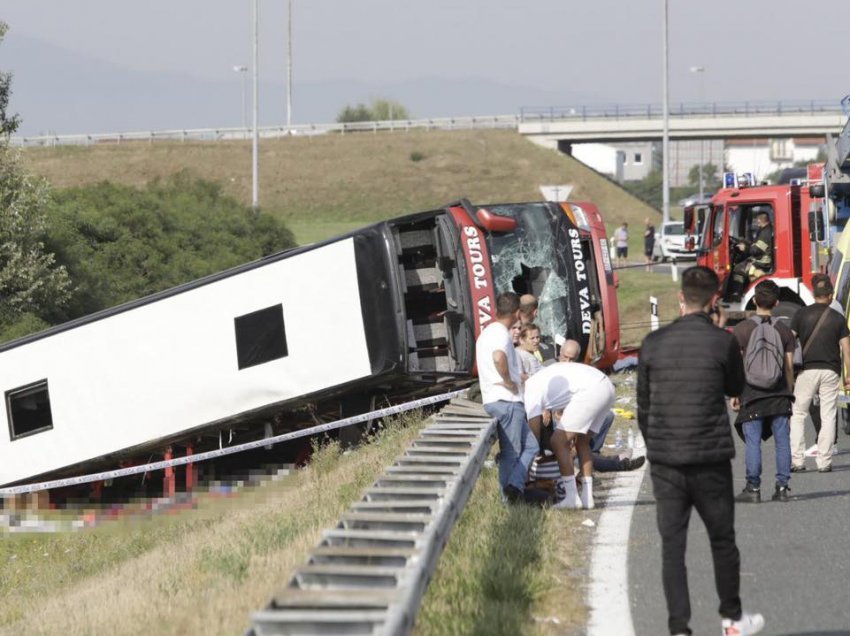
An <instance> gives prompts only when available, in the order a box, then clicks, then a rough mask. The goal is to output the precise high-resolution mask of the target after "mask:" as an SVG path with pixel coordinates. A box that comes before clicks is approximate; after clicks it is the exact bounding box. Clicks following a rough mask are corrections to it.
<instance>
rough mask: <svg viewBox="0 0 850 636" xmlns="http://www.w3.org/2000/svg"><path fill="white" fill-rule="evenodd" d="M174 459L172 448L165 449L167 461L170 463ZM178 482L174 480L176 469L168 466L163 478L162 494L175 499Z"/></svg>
mask: <svg viewBox="0 0 850 636" xmlns="http://www.w3.org/2000/svg"><path fill="white" fill-rule="evenodd" d="M172 458H173V451H172V449H171V446H169V447H168V448H166V449H165V457H164V459H165V461H170V460H171V459H172ZM176 482H177V480H176V479H175V478H174V467H173V466H167V467H166V468H165V475H164V476H163V478H162V494H163V495H164V496H166V497H174V495H175V493H176V492H177V483H176Z"/></svg>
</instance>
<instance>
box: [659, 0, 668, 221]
mask: <svg viewBox="0 0 850 636" xmlns="http://www.w3.org/2000/svg"><path fill="white" fill-rule="evenodd" d="M668 1H669V0H662V6H663V8H664V20H663V25H664V26H663V29H662V31H663V36H662V42H663V45H662V49H663V65H662V69H663V70H662V73H661V77H662V80H661V84H662V90H661V93H662V96H661V102H662V104H661V111H662V118H663V120H664V124H663V126H664V129H663V132H662V136H661V152H662V153H663V156H662V157H661V160H662V164H661V166H662V175H663V179H662V181H663V183H662V186H661V187H662V188H663V192H662V194H661V196H662V200H661V201H662V202H661V218H662V221H663V222H664V223H667V222H668V221H669V220H670V108H669V103H668V95H667V88H668V81H667V67H668V60H667V7H668Z"/></svg>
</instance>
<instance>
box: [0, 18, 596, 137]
mask: <svg viewBox="0 0 850 636" xmlns="http://www.w3.org/2000/svg"><path fill="white" fill-rule="evenodd" d="M0 52H2V59H0V69H2V70H11V71H13V73H14V79H13V82H12V91H13V92H12V97H11V99H10V109H11V111H12V112H17V113H19V114H20V115H21V117H22V119H23V123H22V125H21V128H20V130H19V134H22V135H39V134H47V133H54V134H75V133H98V132H129V131H144V130H171V129H182V128H215V127H231V126H241V125H242V91H241V83H240V82H239V81H238V79H236V78H234V81H230V82H222V81H212V80H206V79H202V78H197V77H193V76H190V75H186V74H181V73H169V72H162V73H152V72H144V71H136V70H132V69H127V68H123V67H120V66H118V65H114V64H110V63H108V62H103V61H101V60H98V59H96V58H93V57H89V56H86V55H83V54H78V53H74V52H71V51H68V50H65V49H62V48H59V47H56V46H53V45H51V44H48V43H46V42H42V41H39V40H35V39H32V38H27V37H25V36H19V35H15V34H14V32H11V33H9V34H8V35H7V37H6V39H5V40H4V41H3V44H2V48H0ZM295 72H296V81H295V82H294V85H293V106H292V109H293V123H325V122H331V121H334V120H335V119H336V115H337V113H338V112H339V111H340V110H341V109H342V108H343V107H344V106H345V105H346V104H356V103H357V102H364V103H368V102H369V101H370V100H371V99H372V98H376V97H385V98H389V99H393V100H396V101H398V102H401V103H402V104H404V105H405V106H406V107H407V109H408V110H409V111H410V113H411V115H412V116H413V117H417V118H420V117H450V116H470V115H506V114H512V113H517V112H519V110H520V108H522V107H523V106H563V105H572V104H589V103H599V101H600V98H599V96H592V95H580V94H572V95H570V94H564V93H559V92H556V91H549V90H546V89H539V88H531V87H525V86H512V85H507V84H502V83H499V82H495V81H492V80H489V79H482V78H469V79H464V80H459V79H443V78H438V77H424V78H419V79H415V80H406V81H403V82H387V83H380V84H378V83H366V82H359V81H355V80H346V79H341V80H335V81H322V82H306V81H305V82H300V81H298V80H297V68H296V69H295ZM261 73H262V69H261ZM285 91H286V88H285V85H284V84H283V83H282V82H268V81H266V82H263V81H261V83H260V123H261V124H262V125H274V124H281V123H283V122H284V121H285V119H286V110H285V109H286V106H285V104H286V92H285ZM248 93H249V96H250V87H249V90H248ZM249 98H250V97H249ZM248 108H249V111H250V105H249V107H248ZM248 116H249V118H250V112H249V114H248Z"/></svg>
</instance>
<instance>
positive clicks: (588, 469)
mask: <svg viewBox="0 0 850 636" xmlns="http://www.w3.org/2000/svg"><path fill="white" fill-rule="evenodd" d="M812 289H813V291H814V298H815V303H814V304H813V305H810V306H808V307H805V308H802V309H800V310H799V311H798V312H797V313H796V314H795V316H794V317H793V319H792V320H791V321H790V324H789V322H788V321H787V320H783V319H779V318H778V317H776V316H774V315H773V313H774V310H775V308H776V307H777V305H778V303H779V298H780V290H779V287H778V286H777V285H776V283H774V282H773V281H770V280H764V281H762V282H759V283H758V284H757V285H756V287H755V295H754V300H755V306H756V311H755V315H753V316H752V317H751V318H749V319H747V320H744V321H741V322H740V323H738V324H737V325H736V326H735V328H734V330H727V329H725V321H726V319H725V315H724V313H723V310H722V308H721V307H720V306H718V305H716V299H717V297H718V294H719V292H720V284H719V280H718V277H717V274H716V273H715V272H713V271H712V270H711V269H708V268H706V267H698V266H697V267H691V268H689V269H688V270H686V271H685V272H684V273H683V275H682V287H681V291H680V292H679V300H680V303H681V307H682V316H681V317H680V318H678V319H677V320H675V321H673V322H672V323H671V324H669V325H667V326H665V327H662V328H661V329H658V330H657V331H654V332H652V333H651V334H649V335H648V336H647V337H646V338H645V340H644V342H643V344H642V346H641V354H640V358H639V365H638V382H637V403H638V425H639V428H640V431H641V433H642V435H643V438H644V440H645V444H646V449H647V451H646V459H648V461H649V464H650V476H651V480H652V485H653V492H654V495H655V499H656V502H657V525H658V530H659V534H660V536H661V546H662V582H663V588H664V593H665V597H666V600H667V609H668V627H669V629H670V633H671V634H673V635H674V636H678V635H680V634H691V631H690V628H689V625H688V624H689V621H690V616H691V609H690V598H689V594H688V584H687V571H686V568H685V547H686V541H687V529H688V520H689V518H690V515H691V511H692V509H696V511H697V513H698V514H699V516H700V518H701V519H702V521H703V523H704V524H705V526H706V529H707V531H708V536H709V540H710V544H711V552H712V558H713V562H714V570H715V585H716V589H717V594H718V597H719V599H720V606H719V613H720V615H721V625H722V629H723V633H724V634H726V635H730V636H731V635H733V634H734V635H736V636H743V635H746V634H755V633H757V632H758V631H760V630H761V629H762V628H763V626H764V618H763V617H762V616H761V615H760V614H755V613H753V614H750V613H745V612H743V610H742V604H741V598H740V592H739V591H740V554H739V551H738V547H737V544H736V539H735V527H734V506H735V503H736V501H737V502H739V503H758V502H760V501H761V486H762V477H761V472H762V454H761V442H762V441H764V440H767V439H769V438H770V437H773V438H774V446H775V453H776V462H775V464H776V476H775V485H774V490H773V494H772V496H771V498H772V499H773V500H774V501H777V502H783V503H784V502H788V501H790V500H791V497H790V490H791V487H790V481H791V476H792V473H796V472H800V471H804V470H807V466H806V464H805V460H806V457H807V456H813V457H815V462H816V468H817V471H818V472H821V473H827V472H830V471H831V470H832V457H833V455H834V453H835V450H836V431H837V427H836V409H837V404H838V396H839V393H840V391H841V389H842V381H841V377H842V371H843V372H844V373H843V375H844V378H845V380H844V384H843V388H844V389H850V330H848V328H847V322H846V320H845V318H844V316H843V315H842V314H841V313H840V311H838V309H839V308H837V307H835V303H834V300H833V293H834V290H833V286H832V283H831V281H830V279H829V277H828V276H826V275H824V274H815V275H814V276H813V278H812ZM496 310H497V311H496V314H497V315H496V320H495V322H494V323H493V324H491V325H490V326H488V327H487V328H485V329H484V330H483V331H482V332H481V335H480V337H479V339H478V342H477V351H476V357H477V360H476V361H477V365H478V371H479V377H480V384H481V394H482V401H483V403H484V408H485V409H486V410H487V412H488V413H489V414H490V415H491V416H492V417H494V418H495V419H496V421H497V425H498V431H499V444H500V454H499V483H500V485H501V488H502V494H503V498H504V501H506V502H508V503H519V502H525V503H531V504H544V505H545V504H551V507H552V508H554V509H576V508H582V509H590V508H593V507H594V506H595V502H594V498H593V474H594V470H595V471H597V472H599V471H602V470H630V469H633V468H636V467H639V466H640V465H641V464H642V463H643V461H644V458H643V457H640V458H635V459H632V458H623V457H613V458H612V457H604V456H602V455H601V454H600V451H601V449H602V447H603V445H604V441H605V436H606V434H607V431H608V429H609V428H610V427H611V423H612V421H613V419H614V415H613V413H612V412H611V407H612V405H613V402H614V397H615V395H614V387H613V385H612V383H611V381H610V380H609V379H608V377H607V376H606V375H605V374H604V373H603V372H601V371H599V370H597V369H595V368H594V367H592V366H590V365H587V364H582V363H581V362H580V356H581V345H580V344H579V343H578V342H576V341H574V340H564V341H563V342H561V343H560V347H559V348H558V351H557V354H555V347H554V346H548V347H545V344H546V343H541V331H540V329H539V327H537V326H536V325H535V324H534V319H535V317H536V312H537V303H536V300H535V299H534V297H533V296H523V297H522V298H520V297H519V296H517V295H516V294H514V293H511V292H507V293H503V294H501V295H500V296H499V297H498V299H497V303H496ZM541 345H544V347H545V349H546V350H545V351H544V350H543V349H544V347H542V346H541ZM694 349H697V350H699V351H700V355H699V356H682V352H683V351H688V350H694ZM727 400H728V401H727ZM816 402H817V403H818V404H819V406H818V408H817V409H816V412H817V414H818V415H819V417H817V418H813V419H816V421H819V422H820V425H819V427H818V428H817V433H816V434H817V445H816V446H817V447H816V449H810V451H808V452H807V451H806V448H805V442H804V424H805V420H806V417H807V415H809V414H810V409H811V408H812V405H813V404H815V403H816ZM730 408H731V409H732V411H734V412H735V414H736V415H735V422H734V429H735V430H737V432H738V435H739V436H740V437H741V439H742V440H743V441H744V445H745V464H746V486H745V487H744V489H743V491H741V492H740V493H739V494H738V495H737V496H736V495H735V492H734V487H733V481H732V464H731V460H732V458H733V457H734V454H735V443H734V439H733V436H732V430H733V427H732V426H730V416H729V409H730ZM818 411H819V412H818ZM812 414H813V415H814V414H815V412H813V413H812ZM547 458H548V461H547ZM544 464H548V466H549V468H548V472H546V471H545V470H544V469H543V468H542V466H543V465H544ZM544 472H545V473H546V476H548V477H549V478H551V480H552V482H553V483H554V488H553V489H552V490H553V492H552V493H550V492H549V491H548V490H546V489H544V488H540V487H539V486H540V484H541V479H540V477H541V473H544Z"/></svg>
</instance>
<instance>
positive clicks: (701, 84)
mask: <svg viewBox="0 0 850 636" xmlns="http://www.w3.org/2000/svg"><path fill="white" fill-rule="evenodd" d="M691 73H697V74H698V75H699V101H700V104H702V103H703V102H705V79H704V78H705V67H704V66H692V67H691ZM704 145H705V140H704V139H703V138H702V137H700V138H699V202H700V203H702V195H703V191H704V190H705V188H704V181H703V178H702V164H703V161H704V159H703V157H704V152H703V148H704Z"/></svg>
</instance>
